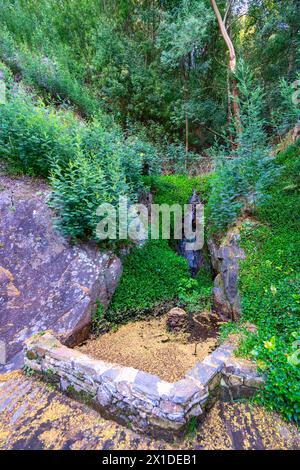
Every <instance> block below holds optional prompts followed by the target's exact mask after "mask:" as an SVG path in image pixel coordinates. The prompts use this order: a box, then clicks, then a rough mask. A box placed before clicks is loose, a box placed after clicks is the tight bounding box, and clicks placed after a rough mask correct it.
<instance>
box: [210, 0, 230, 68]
mask: <svg viewBox="0 0 300 470" xmlns="http://www.w3.org/2000/svg"><path fill="white" fill-rule="evenodd" d="M210 3H211V5H212V7H213V10H214V12H215V15H216V18H217V20H218V23H219V27H220V31H221V34H222V36H223V38H224V41H225V43H226V45H227V47H228V49H229V55H230V62H231V63H232V69H231V70H232V72H234V70H235V66H236V57H235V50H234V47H233V44H232V41H231V39H230V37H229V34H228V32H227V29H226V27H225V24H224V23H223V20H222V17H221V14H220V11H219V8H218V6H217V4H216V0H210Z"/></svg>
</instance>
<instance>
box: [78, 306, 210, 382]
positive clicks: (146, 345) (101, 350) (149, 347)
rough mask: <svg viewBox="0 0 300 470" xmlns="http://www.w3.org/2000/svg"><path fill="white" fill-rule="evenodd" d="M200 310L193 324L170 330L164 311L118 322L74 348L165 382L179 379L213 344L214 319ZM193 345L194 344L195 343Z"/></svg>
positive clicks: (200, 359) (208, 351)
mask: <svg viewBox="0 0 300 470" xmlns="http://www.w3.org/2000/svg"><path fill="white" fill-rule="evenodd" d="M210 315H211V314H208V313H206V312H204V313H203V314H200V315H198V316H197V317H198V318H197V323H195V326H194V328H192V326H191V325H190V326H189V329H188V331H187V332H185V333H171V332H169V331H168V330H167V327H166V315H164V316H162V317H159V318H149V319H146V320H142V321H136V322H131V323H128V324H126V325H122V326H120V327H119V328H118V330H117V331H111V332H109V333H105V334H104V335H102V336H99V337H98V338H94V339H89V340H88V341H87V342H85V343H84V344H82V345H81V346H78V347H77V348H76V349H78V350H79V351H81V352H82V353H84V354H88V355H89V356H92V357H94V358H96V359H101V360H103V361H107V362H112V363H117V364H120V365H123V366H127V367H134V368H136V369H139V370H143V371H145V372H149V373H151V374H154V375H158V376H159V377H160V378H161V379H163V380H166V381H168V382H174V381H176V380H179V379H181V378H182V377H183V376H184V375H185V374H186V372H187V371H188V370H189V369H191V368H192V367H193V366H194V365H195V364H196V362H199V361H202V360H203V359H204V358H205V356H207V354H209V353H210V352H211V351H213V350H214V349H215V348H216V346H217V342H218V340H217V322H216V319H215V323H214V322H213V321H212V320H211V318H210ZM196 345H197V346H196Z"/></svg>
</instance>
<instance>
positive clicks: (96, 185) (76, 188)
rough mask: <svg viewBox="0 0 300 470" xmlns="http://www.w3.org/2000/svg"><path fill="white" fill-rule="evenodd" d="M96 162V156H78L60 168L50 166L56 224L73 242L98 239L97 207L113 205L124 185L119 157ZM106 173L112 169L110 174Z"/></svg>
mask: <svg viewBox="0 0 300 470" xmlns="http://www.w3.org/2000/svg"><path fill="white" fill-rule="evenodd" d="M109 157H110V158H109V159H107V160H106V161H99V160H97V158H96V157H95V155H90V156H85V155H83V154H82V152H81V150H80V149H79V152H78V154H77V155H76V156H75V157H74V158H73V159H72V160H70V161H69V163H68V164H67V165H66V166H64V167H63V169H62V167H61V166H60V164H56V165H53V169H52V174H51V179H50V181H51V184H52V188H53V196H52V201H51V205H52V207H54V208H55V209H56V210H57V211H58V213H59V217H58V219H57V223H58V224H59V226H60V228H61V230H62V232H63V233H64V234H65V235H69V236H71V238H72V239H80V238H92V239H97V236H96V227H97V223H98V222H99V221H100V218H98V217H97V208H98V207H99V205H100V204H103V203H109V204H113V205H116V204H117V203H118V201H119V195H120V196H121V195H122V194H123V195H125V193H126V190H127V186H126V182H125V176H124V174H123V172H122V168H121V165H120V161H119V159H118V158H112V156H111V155H109ZM109 170H112V171H111V172H110V171H109Z"/></svg>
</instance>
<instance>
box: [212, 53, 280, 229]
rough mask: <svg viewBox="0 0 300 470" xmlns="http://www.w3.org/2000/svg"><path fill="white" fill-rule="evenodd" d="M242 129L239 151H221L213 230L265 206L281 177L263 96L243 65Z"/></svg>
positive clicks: (240, 74)
mask: <svg viewBox="0 0 300 470" xmlns="http://www.w3.org/2000/svg"><path fill="white" fill-rule="evenodd" d="M237 76H238V79H239V92H240V99H239V101H240V109H241V111H240V120H241V123H240V126H239V127H240V129H239V131H236V135H235V139H236V140H235V142H236V148H231V149H229V148H226V147H221V148H220V147H217V148H215V149H214V152H213V154H214V155H215V157H216V159H217V161H216V163H217V169H216V172H215V175H214V177H213V181H212V192H211V196H210V199H209V204H208V213H209V218H210V221H211V225H212V229H219V230H223V229H225V228H226V227H227V226H228V225H230V224H231V223H232V222H234V220H235V219H236V218H237V216H238V215H239V213H240V212H241V210H242V209H243V208H245V207H247V206H248V207H249V206H250V207H251V206H253V205H255V204H263V203H264V202H265V199H266V191H267V189H268V188H269V187H270V186H271V185H272V182H273V180H274V177H275V175H276V174H277V171H276V166H275V164H274V159H273V158H272V157H271V149H270V147H269V145H268V141H267V136H266V133H265V130H264V125H265V121H264V118H263V117H262V113H261V111H262V102H263V93H262V90H261V88H260V87H259V86H257V85H256V84H255V82H254V78H253V74H251V72H250V71H249V68H248V67H246V66H245V64H244V63H243V62H241V63H240V66H239V71H238V74H237Z"/></svg>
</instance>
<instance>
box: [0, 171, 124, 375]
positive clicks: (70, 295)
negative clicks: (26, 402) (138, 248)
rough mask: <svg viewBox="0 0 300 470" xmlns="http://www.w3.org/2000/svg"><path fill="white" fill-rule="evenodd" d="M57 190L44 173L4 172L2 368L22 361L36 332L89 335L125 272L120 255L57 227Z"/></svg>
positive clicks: (0, 195) (70, 340)
mask: <svg viewBox="0 0 300 470" xmlns="http://www.w3.org/2000/svg"><path fill="white" fill-rule="evenodd" d="M49 197H50V191H49V187H48V186H47V185H46V184H45V183H44V182H42V181H40V180H36V179H31V178H25V177H18V178H10V177H7V176H0V340H1V341H4V343H5V344H6V353H7V364H6V366H1V365H0V373H1V372H4V371H8V370H12V369H14V368H17V367H20V366H21V365H22V361H23V357H22V352H21V349H22V344H23V341H24V340H25V339H26V338H28V337H29V336H32V334H34V333H37V332H39V331H43V330H49V329H50V330H53V331H54V332H56V333H57V334H59V335H61V339H62V341H63V342H64V343H66V344H68V345H73V344H76V343H78V342H79V341H80V340H82V339H84V338H85V337H86V336H87V334H88V331H89V324H90V319H91V311H92V308H93V306H94V303H95V301H96V300H97V299H99V300H100V301H101V302H102V303H103V304H104V305H106V304H107V303H108V302H109V300H110V298H111V296H112V294H113V292H114V290H115V288H116V285H117V283H118V280H119V277H120V274H121V270H122V266H121V262H120V260H119V259H118V258H117V257H115V256H113V255H111V254H109V253H103V252H100V251H99V250H98V249H97V248H96V246H93V245H81V246H72V245H70V244H69V243H68V242H67V241H66V240H65V239H64V238H63V237H62V236H61V235H60V234H59V233H58V232H57V231H56V230H55V229H54V228H53V214H52V211H51V209H50V208H49V206H48V204H47V200H48V199H49Z"/></svg>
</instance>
